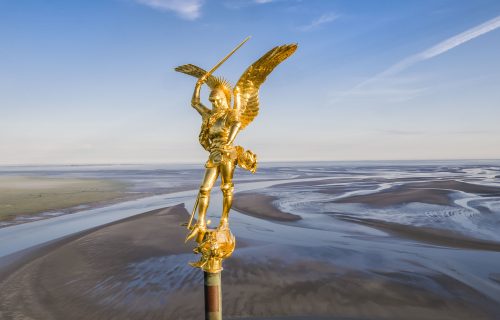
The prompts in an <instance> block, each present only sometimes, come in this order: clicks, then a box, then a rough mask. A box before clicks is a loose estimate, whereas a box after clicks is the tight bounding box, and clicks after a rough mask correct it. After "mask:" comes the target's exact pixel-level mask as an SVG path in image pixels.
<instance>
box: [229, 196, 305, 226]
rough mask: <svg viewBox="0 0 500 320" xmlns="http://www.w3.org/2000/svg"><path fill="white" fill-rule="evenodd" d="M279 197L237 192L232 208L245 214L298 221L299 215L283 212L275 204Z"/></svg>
mask: <svg viewBox="0 0 500 320" xmlns="http://www.w3.org/2000/svg"><path fill="white" fill-rule="evenodd" d="M277 199H278V198H276V197H273V196H269V195H265V194H261V193H253V192H240V193H236V194H235V196H234V200H233V206H232V208H233V209H234V210H237V211H238V212H241V213H243V214H248V215H250V216H252V217H256V218H261V219H270V220H275V221H297V220H300V219H302V218H301V217H300V216H299V215H296V214H292V213H288V212H283V211H281V210H279V209H278V208H276V206H274V205H273V202H274V201H276V200H277Z"/></svg>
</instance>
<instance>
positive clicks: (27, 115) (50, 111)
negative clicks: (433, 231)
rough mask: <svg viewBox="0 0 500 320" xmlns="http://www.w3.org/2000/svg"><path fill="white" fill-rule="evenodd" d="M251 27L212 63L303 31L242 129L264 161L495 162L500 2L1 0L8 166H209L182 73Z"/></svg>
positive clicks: (4, 159) (242, 137)
mask: <svg viewBox="0 0 500 320" xmlns="http://www.w3.org/2000/svg"><path fill="white" fill-rule="evenodd" d="M249 35H251V36H252V38H251V39H250V40H249V41H248V42H247V43H246V44H245V45H244V46H243V47H242V48H241V49H240V50H239V51H237V53H235V54H234V55H233V56H232V57H231V58H230V59H229V60H228V61H227V62H226V63H225V64H224V65H223V66H221V67H220V68H219V69H218V70H217V72H216V75H222V76H224V77H226V78H227V79H229V80H230V81H231V82H232V83H233V84H234V83H236V82H237V80H238V78H239V77H240V75H241V74H242V73H243V72H244V70H245V69H246V68H247V67H248V66H250V65H251V64H252V63H253V62H254V61H256V60H257V59H258V58H259V57H260V56H262V55H263V54H264V53H266V52H267V51H268V50H270V49H271V48H273V47H274V46H276V45H281V44H286V43H298V50H297V52H296V53H295V54H294V55H293V56H292V57H290V58H289V59H287V60H286V61H284V62H283V63H282V64H281V65H279V66H278V67H277V68H276V69H275V70H274V71H273V73H272V74H271V75H270V76H269V77H268V79H267V80H266V82H265V83H264V84H263V85H262V87H261V90H260V113H259V116H258V117H257V118H256V119H255V120H254V121H253V122H252V123H251V124H250V125H249V126H248V127H247V128H245V130H243V131H242V132H240V134H239V135H238V137H237V139H236V144H240V145H242V146H243V147H245V148H247V149H250V150H252V151H253V152H255V153H257V155H258V158H259V160H260V161H264V162H266V161H323V160H325V161H329V160H423V159H430V160H434V159H500V124H499V123H500V86H499V84H500V59H499V57H500V1H498V0H468V1H463V0H413V1H411V0H408V1H394V0H391V1H389V0H378V1H373V0H356V1H350V0H349V1H348V0H345V1H340V0H337V1H335V0H302V1H300V0H220V1H216V0H73V1H67V0H23V1H19V0H0V165H12V164H94V163H95V164H97V163H98V164H103V163H122V164H125V163H184V162H188V163H198V162H199V163H204V161H205V160H206V158H207V153H206V151H204V150H203V148H202V147H201V146H200V145H199V142H198V134H199V129H200V124H201V119H200V116H199V115H198V114H197V113H196V111H195V110H194V109H192V108H191V106H190V100H191V95H192V91H193V89H194V85H195V79H194V78H192V77H190V76H187V75H184V74H181V73H177V72H174V70H173V69H174V67H176V66H178V65H182V64H187V63H192V64H196V65H198V66H200V67H202V68H205V69H210V68H211V67H212V66H214V65H215V64H216V62H218V61H219V60H220V59H221V58H222V57H224V56H225V55H226V54H227V53H228V52H229V51H231V50H232V49H233V48H234V47H235V46H236V45H237V44H238V43H239V42H241V41H242V40H243V39H244V38H245V37H247V36H249ZM202 94H203V97H202V99H203V101H204V103H205V104H206V105H209V102H208V99H207V96H208V91H207V89H206V88H204V89H203V91H202Z"/></svg>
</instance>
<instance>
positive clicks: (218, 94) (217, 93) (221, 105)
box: [208, 77, 231, 110]
mask: <svg viewBox="0 0 500 320" xmlns="http://www.w3.org/2000/svg"><path fill="white" fill-rule="evenodd" d="M209 85H210V87H211V88H212V91H211V92H210V96H209V97H208V100H210V102H211V103H212V106H213V109H214V110H224V109H227V108H229V106H230V105H231V85H230V84H229V82H227V81H226V80H225V79H223V78H220V77H213V83H210V84H209Z"/></svg>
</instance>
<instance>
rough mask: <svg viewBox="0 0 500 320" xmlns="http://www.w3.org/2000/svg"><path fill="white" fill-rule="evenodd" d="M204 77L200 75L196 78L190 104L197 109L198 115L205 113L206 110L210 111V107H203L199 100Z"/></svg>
mask: <svg viewBox="0 0 500 320" xmlns="http://www.w3.org/2000/svg"><path fill="white" fill-rule="evenodd" d="M205 80H206V79H205V78H204V77H201V78H200V79H198V81H197V82H196V86H195V87H194V92H193V98H191V106H192V107H193V108H195V109H196V111H198V113H199V114H200V115H203V114H206V113H207V112H210V109H208V108H207V107H205V106H204V105H203V104H202V103H201V102H200V91H201V86H202V85H203V83H204V82H205Z"/></svg>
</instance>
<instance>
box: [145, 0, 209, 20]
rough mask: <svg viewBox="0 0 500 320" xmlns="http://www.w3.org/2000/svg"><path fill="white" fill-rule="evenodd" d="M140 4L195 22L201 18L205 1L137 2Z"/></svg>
mask: <svg viewBox="0 0 500 320" xmlns="http://www.w3.org/2000/svg"><path fill="white" fill-rule="evenodd" d="M136 1H137V2H138V3H140V4H143V5H146V6H149V7H151V8H154V9H157V10H161V11H173V12H175V13H177V15H179V16H180V17H181V18H183V19H187V20H195V19H198V18H199V17H200V16H201V7H202V6H203V0H136Z"/></svg>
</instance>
